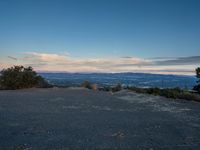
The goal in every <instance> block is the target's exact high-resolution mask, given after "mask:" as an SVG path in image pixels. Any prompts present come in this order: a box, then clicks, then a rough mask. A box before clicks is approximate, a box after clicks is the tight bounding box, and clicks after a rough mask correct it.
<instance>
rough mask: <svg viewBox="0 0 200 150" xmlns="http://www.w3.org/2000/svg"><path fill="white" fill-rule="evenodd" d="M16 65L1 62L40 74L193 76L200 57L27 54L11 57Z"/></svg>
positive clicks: (199, 63) (199, 62) (10, 62)
mask: <svg viewBox="0 0 200 150" xmlns="http://www.w3.org/2000/svg"><path fill="white" fill-rule="evenodd" d="M8 59H10V60H17V61H16V62H15V63H14V62H13V61H9V60H8V61H7V62H6V61H5V62H2V63H4V65H1V66H0V67H1V68H2V66H10V65H11V64H13V63H14V64H13V65H24V66H32V67H34V69H35V70H39V71H58V72H147V73H162V74H194V69H195V68H196V67H197V66H198V65H200V56H190V57H177V58H175V57H157V58H149V59H144V58H138V57H131V56H127V57H119V58H118V57H109V58H74V57H72V56H69V55H68V54H63V55H61V54H54V53H38V52H28V53H24V54H23V55H22V56H21V57H19V58H15V57H12V56H9V57H8Z"/></svg>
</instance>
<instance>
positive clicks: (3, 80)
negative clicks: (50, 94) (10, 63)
mask: <svg viewBox="0 0 200 150" xmlns="http://www.w3.org/2000/svg"><path fill="white" fill-rule="evenodd" d="M42 83H43V84H44V83H45V84H46V85H47V82H46V81H45V80H44V79H43V78H42V77H41V76H39V75H37V73H36V72H35V71H33V68H32V67H27V68H26V67H23V66H14V67H11V68H8V69H3V70H2V71H1V76H0V85H1V88H3V89H10V90H15V89H23V88H32V87H39V86H40V84H42ZM48 85H49V84H48Z"/></svg>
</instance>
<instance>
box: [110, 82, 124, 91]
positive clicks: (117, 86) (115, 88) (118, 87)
mask: <svg viewBox="0 0 200 150" xmlns="http://www.w3.org/2000/svg"><path fill="white" fill-rule="evenodd" d="M121 90H122V85H121V84H117V85H116V86H115V87H113V88H112V92H118V91H121Z"/></svg>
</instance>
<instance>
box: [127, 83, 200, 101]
mask: <svg viewBox="0 0 200 150" xmlns="http://www.w3.org/2000/svg"><path fill="white" fill-rule="evenodd" d="M127 89H128V90H131V91H134V92H137V93H146V94H153V95H159V96H164V97H167V98H173V99H185V100H195V101H200V95H199V94H195V93H191V92H189V91H184V90H182V89H180V88H178V87H177V88H172V89H169V88H168V89H159V88H138V87H134V86H133V87H127Z"/></svg>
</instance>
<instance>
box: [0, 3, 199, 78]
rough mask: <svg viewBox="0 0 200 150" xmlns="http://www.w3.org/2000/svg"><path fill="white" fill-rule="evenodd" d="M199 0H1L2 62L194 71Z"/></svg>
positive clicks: (41, 67) (58, 68)
mask: <svg viewBox="0 0 200 150" xmlns="http://www.w3.org/2000/svg"><path fill="white" fill-rule="evenodd" d="M199 8H200V1H199V0H0V69H3V68H7V67H10V66H13V65H24V66H32V67H33V68H34V69H35V70H37V71H40V72H145V73H161V74H182V75H194V74H195V73H194V70H195V68H196V67H198V66H200V9H199Z"/></svg>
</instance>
